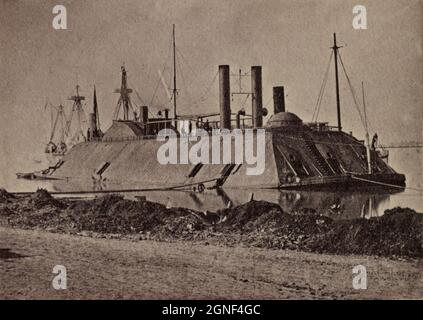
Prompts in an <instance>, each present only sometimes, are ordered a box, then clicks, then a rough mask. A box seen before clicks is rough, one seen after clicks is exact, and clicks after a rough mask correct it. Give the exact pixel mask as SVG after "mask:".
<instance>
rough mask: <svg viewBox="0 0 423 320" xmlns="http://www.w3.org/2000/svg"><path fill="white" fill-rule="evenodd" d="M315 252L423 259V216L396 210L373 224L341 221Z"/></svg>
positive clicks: (357, 220)
mask: <svg viewBox="0 0 423 320" xmlns="http://www.w3.org/2000/svg"><path fill="white" fill-rule="evenodd" d="M311 248H312V249H314V250H316V251H319V252H330V253H338V254H369V255H381V256H410V257H423V214H421V213H416V212H415V211H414V210H411V209H408V208H406V209H402V208H395V209H391V210H386V211H385V215H383V216H382V217H378V218H372V219H370V220H366V219H355V220H352V221H338V222H336V223H335V224H334V225H333V227H332V228H331V229H330V230H329V231H328V232H327V233H326V234H325V235H324V236H323V237H321V238H320V239H318V241H314V243H313V244H312V245H311Z"/></svg>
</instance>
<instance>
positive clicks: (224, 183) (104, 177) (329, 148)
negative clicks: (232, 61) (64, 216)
mask: <svg viewBox="0 0 423 320" xmlns="http://www.w3.org/2000/svg"><path fill="white" fill-rule="evenodd" d="M173 35H174V33H173ZM338 49H339V46H338V45H337V43H336V35H335V34H334V44H333V47H332V55H331V59H330V61H331V60H332V58H333V60H334V63H335V78H336V79H335V80H336V106H337V109H336V110H337V119H338V123H337V126H330V125H329V124H328V123H327V122H317V121H312V122H310V123H305V122H303V121H302V120H301V119H300V118H299V117H298V116H297V115H295V114H294V113H292V112H288V111H287V110H286V108H285V93H284V87H283V86H279V87H274V88H273V102H274V110H273V111H274V112H273V115H272V116H271V117H270V118H269V120H268V121H267V123H266V124H265V125H264V124H263V117H265V116H266V115H267V112H268V111H267V109H266V108H265V107H264V106H263V99H262V67H261V66H253V67H251V92H248V95H249V97H251V101H252V102H251V103H252V108H251V113H250V114H249V113H248V112H245V110H241V111H239V112H237V113H232V112H231V90H230V67H229V66H228V65H221V66H219V68H218V74H219V100H220V108H219V110H218V112H215V113H209V114H206V113H202V114H196V115H178V114H177V108H176V107H177V104H176V98H177V89H176V88H177V87H176V63H175V37H174V36H173V53H174V54H173V59H174V61H173V62H174V63H173V66H174V70H173V93H172V100H173V117H171V116H170V115H169V109H166V110H164V111H163V112H162V113H160V115H159V116H154V117H151V116H150V114H149V113H150V112H149V108H148V106H141V107H139V111H138V110H137V111H138V112H136V111H135V110H134V108H133V105H132V102H131V93H132V89H130V88H129V87H128V82H127V71H126V69H125V67H122V68H121V76H122V80H121V88H120V89H118V90H116V93H119V100H118V104H117V109H116V111H115V115H114V121H113V123H112V125H111V127H110V128H109V129H108V130H107V131H105V132H104V134H103V133H102V132H101V130H99V121H98V110H97V102H96V100H95V101H94V112H93V113H91V114H90V117H89V119H90V120H89V129H88V132H87V135H86V139H85V141H83V142H81V143H78V144H76V145H74V146H73V147H72V148H70V149H69V150H67V152H66V154H65V155H64V156H63V157H62V158H61V159H60V161H59V162H58V163H57V165H56V166H54V167H52V168H50V169H51V170H48V171H46V172H44V173H43V175H42V176H44V177H45V178H48V179H54V187H55V189H56V190H57V191H62V192H67V191H69V192H72V191H75V190H77V191H78V192H102V191H147V190H172V189H184V188H191V189H194V190H197V191H203V190H204V189H205V188H273V189H318V190H322V189H325V188H328V189H332V190H338V189H348V190H352V189H362V188H368V187H380V188H386V189H391V188H394V189H395V188H401V187H404V186H405V176H404V175H403V174H400V173H397V172H396V171H395V170H394V169H393V168H391V167H390V166H389V165H388V163H387V161H386V160H385V158H386V155H385V154H383V153H382V152H381V151H380V150H379V149H378V148H377V146H376V139H375V138H374V139H373V141H372V143H370V141H369V136H368V132H367V130H366V138H365V139H364V140H358V139H357V138H355V137H354V136H353V135H352V134H351V133H346V132H344V131H342V125H341V105H340V95H339V75H338V67H339V62H341V66H342V67H344V66H343V62H342V60H341V61H339V60H340V55H339V50H338ZM330 63H331V62H330ZM325 77H326V80H327V75H325ZM347 79H348V77H347ZM363 97H364V95H363ZM320 102H321V99H320ZM363 102H364V100H363ZM317 112H318V110H317ZM121 113H122V115H121ZM360 116H362V114H361V113H360ZM213 117H215V118H216V117H218V120H213ZM183 121H185V123H186V122H188V123H190V129H189V130H191V125H192V126H193V127H194V129H195V128H203V129H205V130H206V131H208V132H211V129H220V130H222V129H229V130H231V129H234V128H237V129H239V130H242V132H244V131H245V130H247V129H253V131H254V132H257V130H259V129H264V130H265V156H264V157H265V170H264V172H263V173H262V174H261V175H248V174H247V168H246V166H245V165H243V164H237V163H226V164H225V163H223V164H209V163H197V164H190V163H188V164H168V165H162V164H160V163H159V162H158V161H157V158H156V155H157V152H158V150H159V148H160V146H161V145H162V144H163V142H161V141H158V139H157V135H158V132H159V131H160V130H162V129H166V128H167V129H175V130H176V128H177V127H178V126H179V124H180V123H181V122H183ZM180 138H181V137H180V136H177V137H174V138H172V137H170V138H169V139H180ZM254 139H256V136H254ZM232 147H233V146H232ZM220 148H223V146H222V145H220ZM231 152H232V154H233V153H234V152H235V150H233V149H232V150H231Z"/></svg>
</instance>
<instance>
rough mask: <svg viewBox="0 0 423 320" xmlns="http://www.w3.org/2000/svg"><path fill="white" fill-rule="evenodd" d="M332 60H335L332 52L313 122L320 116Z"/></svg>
mask: <svg viewBox="0 0 423 320" xmlns="http://www.w3.org/2000/svg"><path fill="white" fill-rule="evenodd" d="M332 58H333V51H332V52H331V54H330V57H329V61H328V64H327V67H326V71H325V74H324V77H323V81H322V86H321V87H320V91H319V95H318V96H317V102H316V106H315V107H314V112H313V116H312V118H311V122H315V121H317V117H318V116H319V112H320V106H321V104H322V100H323V94H324V91H325V88H326V83H327V80H328V76H329V70H330V64H331V62H332Z"/></svg>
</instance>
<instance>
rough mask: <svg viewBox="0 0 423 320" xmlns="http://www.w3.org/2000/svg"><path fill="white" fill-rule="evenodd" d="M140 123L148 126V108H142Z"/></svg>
mask: <svg viewBox="0 0 423 320" xmlns="http://www.w3.org/2000/svg"><path fill="white" fill-rule="evenodd" d="M140 121H141V123H143V124H147V122H148V107H147V106H142V107H141V110H140Z"/></svg>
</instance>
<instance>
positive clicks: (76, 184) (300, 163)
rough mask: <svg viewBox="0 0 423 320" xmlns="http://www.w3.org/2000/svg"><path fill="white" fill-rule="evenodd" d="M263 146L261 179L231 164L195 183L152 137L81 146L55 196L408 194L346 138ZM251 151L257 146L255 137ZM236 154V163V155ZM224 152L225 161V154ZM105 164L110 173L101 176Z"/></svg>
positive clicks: (276, 135)
mask: <svg viewBox="0 0 423 320" xmlns="http://www.w3.org/2000/svg"><path fill="white" fill-rule="evenodd" d="M175 139H179V138H175ZM264 141H265V146H264V161H265V169H264V171H263V172H262V173H261V174H259V175H249V174H248V172H247V168H248V167H249V165H247V164H243V165H240V166H238V165H234V166H233V168H232V169H230V170H229V173H228V172H227V171H228V170H227V169H228V167H227V166H228V164H204V165H203V166H202V167H201V169H200V170H199V171H198V172H196V174H195V175H194V176H192V172H193V169H194V167H195V164H191V163H188V164H160V163H159V161H158V159H157V154H158V151H159V148H160V147H161V146H162V145H163V143H164V142H161V141H158V140H157V139H156V138H154V137H134V138H130V139H122V138H120V139H115V140H113V139H108V140H107V141H92V142H85V143H80V144H78V145H76V146H74V147H73V148H72V149H70V150H69V151H68V153H67V154H66V156H65V157H63V159H62V160H63V165H61V166H60V167H59V168H58V169H57V170H56V171H55V172H54V173H53V174H52V178H54V179H58V180H57V181H55V182H54V187H55V189H56V190H57V191H63V192H71V191H72V192H75V191H83V192H90V191H91V192H103V191H143V190H174V189H194V190H201V188H200V189H198V187H199V186H202V187H205V188H260V189H294V190H295V189H297V190H322V189H328V190H357V189H367V188H375V189H386V190H388V189H392V190H395V191H400V189H401V188H403V187H404V186H405V177H404V175H402V174H399V173H396V172H395V171H394V170H393V169H392V168H391V167H389V166H388V165H387V164H386V163H385V162H384V161H383V160H382V159H380V158H377V154H376V153H375V154H374V159H373V162H374V168H375V171H376V172H374V173H372V174H368V173H367V162H366V159H363V157H362V154H363V153H364V154H365V150H364V152H363V149H364V146H363V144H362V143H360V142H359V141H357V140H355V139H354V138H352V136H350V135H347V134H345V133H342V132H332V133H325V134H318V133H315V132H312V131H310V130H306V129H305V130H304V131H301V132H299V131H289V130H285V131H284V130H282V131H281V130H266V134H265V139H264ZM253 143H255V144H256V143H257V137H256V136H254V141H253ZM190 144H191V145H192V144H194V143H190ZM210 146H211V143H210ZM231 147H232V150H231V155H232V156H233V158H232V159H234V158H235V157H234V154H235V149H234V146H233V145H232V146H231ZM220 148H221V149H220V151H221V154H222V153H223V146H222V145H221V146H220ZM212 151H213V150H211V149H210V155H211V153H212ZM328 154H329V155H330V156H329V158H327V157H326V155H328ZM105 164H107V168H106V169H104V171H103V172H101V173H100V174H98V171H99V170H100V171H101V170H102V166H104V165H105ZM250 167H251V166H250Z"/></svg>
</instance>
